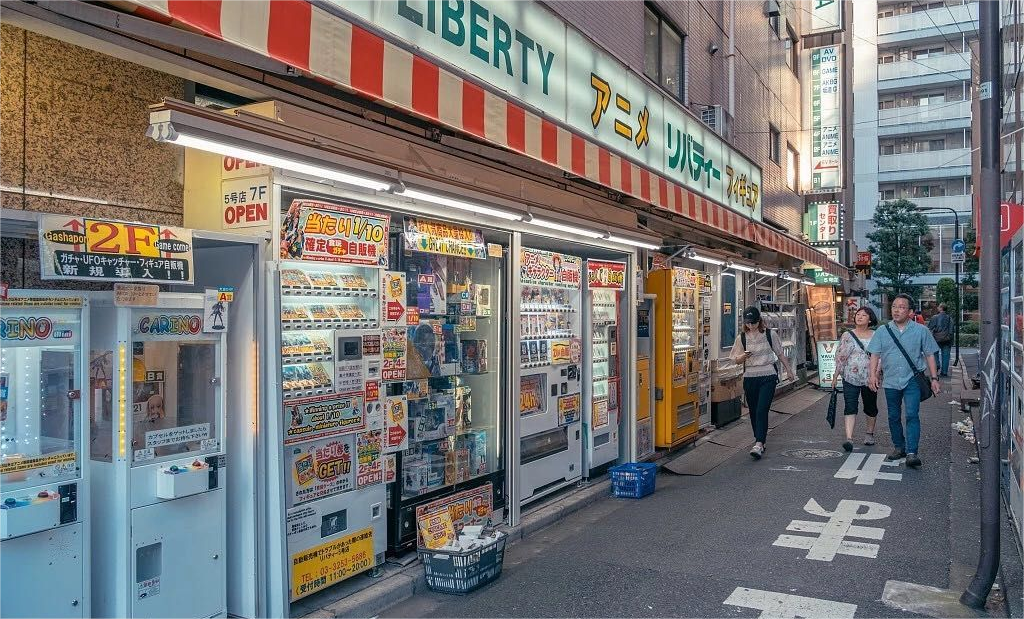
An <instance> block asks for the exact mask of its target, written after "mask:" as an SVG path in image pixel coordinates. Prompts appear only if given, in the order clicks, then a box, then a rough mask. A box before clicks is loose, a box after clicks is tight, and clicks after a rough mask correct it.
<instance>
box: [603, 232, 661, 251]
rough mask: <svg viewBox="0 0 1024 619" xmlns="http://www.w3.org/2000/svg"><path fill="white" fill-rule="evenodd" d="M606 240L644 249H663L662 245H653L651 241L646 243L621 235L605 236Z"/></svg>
mask: <svg viewBox="0 0 1024 619" xmlns="http://www.w3.org/2000/svg"><path fill="white" fill-rule="evenodd" d="M605 240H606V241H609V242H611V243H618V244H619V245H630V246H633V247H640V248H642V249H661V245H652V244H651V243H645V242H644V241H637V240H634V239H627V238H625V237H621V236H612V235H608V236H606V237H605Z"/></svg>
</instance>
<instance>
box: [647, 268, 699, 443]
mask: <svg viewBox="0 0 1024 619" xmlns="http://www.w3.org/2000/svg"><path fill="white" fill-rule="evenodd" d="M700 276H701V272H700V271H696V270H693V269H684V268H681V267H675V268H672V269H660V270H657V271H652V272H651V273H650V274H649V275H648V277H647V292H648V293H649V294H654V295H656V296H657V298H658V302H657V303H656V304H655V312H654V328H655V338H654V356H655V359H654V381H655V383H654V385H655V399H656V403H655V420H654V444H655V446H657V447H661V448H670V447H676V446H678V445H680V444H682V443H684V442H686V441H688V440H691V439H693V438H694V437H695V436H696V434H697V431H698V430H699V428H700V393H699V386H700V367H701V363H700V361H701V359H700V354H699V353H700V350H701V349H700V344H701V329H700V326H701V316H700V306H699V304H698V300H699V296H698V294H699V286H700Z"/></svg>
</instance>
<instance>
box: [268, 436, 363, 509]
mask: <svg viewBox="0 0 1024 619" xmlns="http://www.w3.org/2000/svg"><path fill="white" fill-rule="evenodd" d="M354 452H355V438H354V437H353V436H352V435H351V434H349V435H345V436H339V437H335V438H328V439H321V440H318V441H314V442H311V443H303V444H301V445H294V446H291V447H288V448H287V449H286V450H285V454H286V463H287V465H288V468H289V469H290V473H289V474H288V495H287V497H288V506H289V507H293V506H295V505H298V504H299V503H305V502H306V501H313V500H315V499H322V498H324V497H327V496H331V495H332V494H337V493H338V492H344V491H346V490H351V489H352V488H353V483H354V482H355V475H354V473H355V469H354V467H353V460H354V459H355V458H354Z"/></svg>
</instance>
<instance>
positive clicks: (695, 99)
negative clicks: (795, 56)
mask: <svg viewBox="0 0 1024 619" xmlns="http://www.w3.org/2000/svg"><path fill="white" fill-rule="evenodd" d="M545 4H546V5H547V6H548V7H549V8H550V9H551V10H553V11H554V12H555V13H557V14H558V15H560V16H561V17H562V18H563V19H564V20H565V21H567V22H569V23H570V24H572V25H573V26H575V27H576V28H578V29H580V30H581V31H583V32H584V33H585V34H587V35H589V36H590V37H591V38H593V39H594V40H595V41H597V42H598V44H600V45H602V46H604V47H605V48H606V49H607V50H609V51H610V52H611V53H613V54H615V55H616V56H617V57H618V58H619V59H620V60H621V61H622V62H624V63H625V64H627V65H628V66H629V67H631V68H632V69H633V70H634V71H636V72H637V73H639V74H641V75H642V74H643V72H644V31H643V29H644V3H642V2H635V1H633V2H624V1H621V0H613V1H608V2H592V1H590V2H588V1H578V0H565V1H562V0H549V1H548V2H546V3H545ZM653 4H654V6H655V7H656V9H657V10H658V11H660V12H661V14H662V15H663V16H664V17H665V18H666V19H667V20H668V21H670V22H672V23H673V24H674V25H675V26H676V28H678V29H679V30H680V31H681V32H682V33H683V34H684V35H685V36H686V43H685V45H686V75H687V93H688V96H687V103H688V107H689V109H690V111H692V112H693V113H695V114H698V115H699V114H700V111H701V109H703V107H704V106H705V105H722V106H724V107H726V109H728V104H729V79H728V77H729V75H728V60H727V58H726V56H727V54H728V49H729V36H728V34H729V32H730V17H731V16H730V13H731V10H730V9H731V7H730V5H734V7H735V12H736V22H735V29H734V30H735V33H734V38H735V43H736V76H735V105H736V107H735V113H734V122H733V128H732V131H733V146H734V147H735V148H737V149H738V150H739V151H740V152H742V153H743V154H745V155H746V156H747V157H750V158H751V159H752V160H753V161H754V162H755V163H756V164H757V165H759V166H761V169H762V171H763V177H762V184H763V189H762V196H763V212H764V216H765V218H767V219H769V220H771V221H772V222H775V223H778V224H781V225H782V226H784V227H786V228H787V229H788V230H789V231H790V232H791V233H793V234H796V235H799V234H800V233H801V231H802V223H801V222H802V217H803V206H802V201H801V198H800V196H798V195H797V194H796V193H794V192H792V191H790V190H789V188H787V187H786V171H785V169H784V168H785V148H786V145H785V142H786V141H787V140H789V141H790V142H791V143H792V145H793V146H794V148H795V149H796V150H797V151H798V152H800V154H801V160H803V158H804V150H805V145H804V136H803V135H802V134H801V133H799V130H800V114H801V109H802V105H803V102H802V94H801V88H800V83H799V79H798V78H797V76H796V75H795V74H794V73H793V71H791V70H790V69H789V67H788V66H786V56H785V52H786V50H785V46H784V41H780V40H778V39H777V38H776V36H775V34H774V33H773V32H772V30H771V28H770V27H769V23H768V18H767V17H765V15H764V3H762V2H750V1H743V0H737V1H734V2H729V1H724V2H723V1H718V2H715V1H710V0H693V1H688V2H668V1H664V0H662V1H657V2H654V3H653ZM784 4H785V3H784ZM786 17H788V20H789V22H790V25H791V26H792V28H793V30H794V32H795V34H796V35H797V36H798V37H799V35H800V27H801V21H802V20H801V13H800V11H799V9H796V8H795V7H790V8H789V9H788V13H786V14H784V18H786ZM784 32H785V31H784ZM710 44H714V45H715V46H716V47H718V50H719V51H718V52H717V53H715V54H710V53H709V52H708V46H709V45H710ZM769 123H771V124H773V125H775V126H776V127H778V128H779V129H780V130H782V132H783V146H782V149H783V150H782V154H783V156H782V165H781V166H780V165H779V164H776V163H774V162H772V161H770V160H769V159H768V125H769Z"/></svg>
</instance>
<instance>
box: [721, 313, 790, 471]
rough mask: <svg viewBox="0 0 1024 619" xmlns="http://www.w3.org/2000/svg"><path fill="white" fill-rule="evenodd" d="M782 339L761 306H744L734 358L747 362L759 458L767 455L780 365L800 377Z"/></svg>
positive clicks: (745, 368) (754, 449)
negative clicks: (770, 412)
mask: <svg viewBox="0 0 1024 619" xmlns="http://www.w3.org/2000/svg"><path fill="white" fill-rule="evenodd" d="M780 339H781V338H780V336H779V334H778V333H772V332H771V331H770V330H769V329H767V328H766V327H765V326H764V321H763V320H762V319H761V310H759V309H757V308H756V307H748V308H747V309H745V310H743V329H742V330H741V331H740V333H739V335H737V336H736V342H734V343H733V346H732V354H731V355H730V358H731V359H732V360H733V362H735V363H738V364H742V365H743V393H744V394H745V395H746V398H747V409H748V410H749V413H750V426H751V428H753V430H754V446H753V447H752V448H751V450H750V457H752V458H753V459H755V460H760V459H761V456H763V455H764V448H765V447H764V444H765V439H767V437H768V410H769V409H770V408H771V405H772V400H773V399H774V398H775V387H776V385H778V384H779V365H780V364H781V365H782V367H783V368H785V370H786V374H787V375H788V376H789V378H790V379H795V378H796V376H795V375H794V374H793V368H791V367H790V366H789V360H788V359H786V355H785V354H783V352H782V342H781V341H780Z"/></svg>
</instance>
